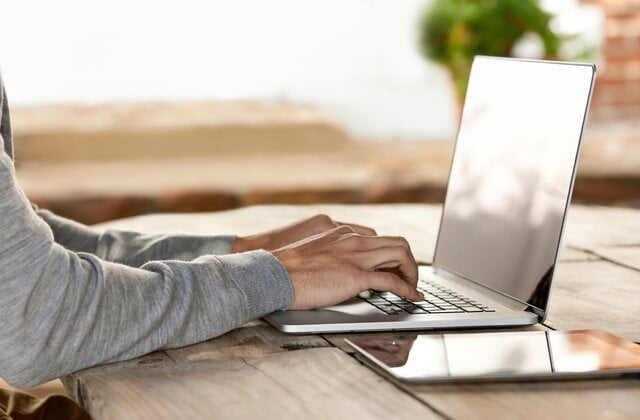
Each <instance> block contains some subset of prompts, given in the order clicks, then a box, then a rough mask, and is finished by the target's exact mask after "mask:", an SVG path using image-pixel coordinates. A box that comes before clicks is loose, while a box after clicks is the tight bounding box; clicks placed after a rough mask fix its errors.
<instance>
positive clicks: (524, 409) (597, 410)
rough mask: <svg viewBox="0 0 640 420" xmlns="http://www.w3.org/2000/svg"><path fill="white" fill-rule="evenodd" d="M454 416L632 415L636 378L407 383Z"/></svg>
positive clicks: (638, 389)
mask: <svg viewBox="0 0 640 420" xmlns="http://www.w3.org/2000/svg"><path fill="white" fill-rule="evenodd" d="M403 388H405V389H406V390H407V391H409V392H411V393H412V394H414V395H416V396H417V397H419V398H420V399H422V400H423V401H425V403H427V404H429V405H430V406H431V407H434V408H435V409H436V410H438V411H440V412H441V413H444V414H445V415H446V416H448V417H449V418H455V419H482V418H484V419H523V420H525V419H526V420H529V419H531V418H536V419H581V420H587V419H594V420H595V419H630V418H637V416H638V413H640V382H639V381H638V380H634V379H629V380H599V381H566V382H539V383H536V382H529V383H502V384H500V383H488V384H460V385H414V386H403Z"/></svg>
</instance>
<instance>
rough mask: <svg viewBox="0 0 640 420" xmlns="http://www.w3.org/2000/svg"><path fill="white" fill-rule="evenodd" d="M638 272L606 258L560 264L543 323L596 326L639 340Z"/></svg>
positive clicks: (564, 326) (576, 327) (639, 277)
mask: <svg viewBox="0 0 640 420" xmlns="http://www.w3.org/2000/svg"><path fill="white" fill-rule="evenodd" d="M639 296H640V272H638V271H635V270H631V269H628V268H625V267H621V266H618V265H615V264H612V263H610V262H607V261H595V262H576V263H570V264H560V265H559V266H558V271H557V275H556V278H555V280H554V286H553V290H552V292H551V301H550V302H551V303H550V308H549V316H548V318H547V320H546V322H545V324H547V325H549V326H551V327H553V328H555V329H582V328H599V329H603V330H608V331H610V332H613V333H614V334H618V335H620V336H622V337H625V338H627V339H629V340H632V341H640V304H638V297H639Z"/></svg>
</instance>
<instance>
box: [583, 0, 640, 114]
mask: <svg viewBox="0 0 640 420" xmlns="http://www.w3.org/2000/svg"><path fill="white" fill-rule="evenodd" d="M582 3H584V4H596V5H599V6H601V7H602V8H603V10H604V12H605V15H606V21H605V28H604V40H603V47H602V57H603V63H601V66H600V67H599V69H598V78H597V82H596V89H595V93H594V98H593V104H592V108H591V116H592V118H593V119H595V120H599V121H611V120H620V119H637V118H640V0H582Z"/></svg>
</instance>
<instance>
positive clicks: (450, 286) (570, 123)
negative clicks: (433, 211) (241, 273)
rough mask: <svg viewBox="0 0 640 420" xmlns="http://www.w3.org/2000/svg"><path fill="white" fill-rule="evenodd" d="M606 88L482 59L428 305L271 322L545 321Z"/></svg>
mask: <svg viewBox="0 0 640 420" xmlns="http://www.w3.org/2000/svg"><path fill="white" fill-rule="evenodd" d="M594 80H595V66H593V65H591V64H577V63H563V62H551V61H535V60H519V59H509V58H497V57H476V58H475V59H474V61H473V66H472V69H471V76H470V79H469V85H468V88H467V94H466V98H465V103H464V108H463V112H462V118H461V123H460V128H459V131H458V137H457V141H456V148H455V153H454V157H453V162H452V165H451V171H450V174H449V182H448V186H447V194H446V198H445V202H444V208H443V213H442V219H441V222H440V231H439V234H438V240H437V246H436V251H435V256H434V260H433V266H420V267H419V273H420V280H419V283H418V288H419V290H421V291H422V292H423V293H424V295H425V300H424V301H421V302H410V301H407V300H405V299H402V298H400V297H398V296H396V295H394V294H392V293H388V292H386V293H378V294H374V295H373V296H370V297H368V298H360V297H358V298H354V299H352V300H349V301H347V302H345V303H342V304H340V305H336V306H331V307H328V308H324V309H318V310H309V311H279V312H274V313H272V314H270V315H269V316H267V317H266V318H265V319H266V320H267V321H268V322H270V323H271V324H272V325H274V326H275V327H276V328H278V329H280V330H281V331H284V332H287V333H319V332H349V331H375V330H406V329H444V328H461V327H490V326H495V327H497V326H514V325H531V324H535V323H537V322H541V321H542V320H544V318H545V316H546V313H547V307H548V302H549V292H550V289H551V283H552V280H553V276H554V271H555V267H556V262H557V258H558V252H559V249H560V241H561V237H562V231H563V228H564V225H565V221H566V216H567V210H568V207H569V203H570V201H571V192H572V190H573V181H574V177H575V171H576V166H577V160H578V154H579V150H580V141H581V138H582V131H583V127H584V123H585V119H586V114H587V109H588V108H589V102H590V98H591V92H592V90H593V84H594Z"/></svg>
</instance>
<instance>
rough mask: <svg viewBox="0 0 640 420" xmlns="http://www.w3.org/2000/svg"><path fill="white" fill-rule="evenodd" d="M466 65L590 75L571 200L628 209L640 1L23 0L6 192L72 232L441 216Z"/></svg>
mask: <svg viewBox="0 0 640 420" xmlns="http://www.w3.org/2000/svg"><path fill="white" fill-rule="evenodd" d="M476 54H485V55H502V56H516V57H527V58H549V59H560V60H576V61H587V62H593V63H596V64H597V65H598V79H597V83H596V90H595V96H594V100H593V104H592V109H591V113H590V119H589V122H588V128H587V131H586V139H585V142H584V147H583V152H582V155H581V163H580V168H579V173H578V178H577V182H576V187H575V193H574V201H575V202H582V203H596V204H606V205H621V206H635V207H640V1H639V0H545V1H542V0H541V1H537V0H395V1H390V0H322V1H315V0H304V1H300V0H269V1H264V0H216V1H213V0H211V1H198V0H181V1H177V0H165V1H160V0H154V1H151V0H126V1H124V0H111V1H105V0H100V1H97V0H57V1H53V2H51V1H43V0H42V1H39V0H22V1H20V2H7V3H6V4H3V6H2V25H0V68H1V69H2V74H3V78H4V81H5V84H6V88H7V92H8V94H9V100H10V102H11V105H12V118H13V128H14V135H15V143H16V153H17V157H16V165H17V172H18V177H19V180H20V183H21V185H22V187H23V188H24V189H25V191H26V193H27V195H28V196H29V197H30V199H31V200H32V201H33V202H35V203H37V204H38V205H40V206H41V207H47V208H50V209H51V210H53V211H55V212H57V213H59V214H61V215H64V216H67V217H70V218H74V219H76V220H79V221H82V222H85V223H98V222H102V221H106V220H110V219H114V218H120V217H127V216H133V215H138V214H145V213H153V212H192V211H212V210H223V209H231V208H236V207H241V206H246V205H253V204H264V203H294V204H308V203H321V202H332V203H390V202H440V201H441V200H442V199H443V196H444V189H445V185H446V180H447V175H448V169H449V163H450V158H451V153H452V150H453V144H454V140H455V134H456V130H457V123H458V115H459V110H460V107H461V102H462V98H463V97H464V90H465V88H466V79H467V76H468V69H469V65H470V62H471V59H472V57H473V56H474V55H476ZM551 99H552V98H551Z"/></svg>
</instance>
